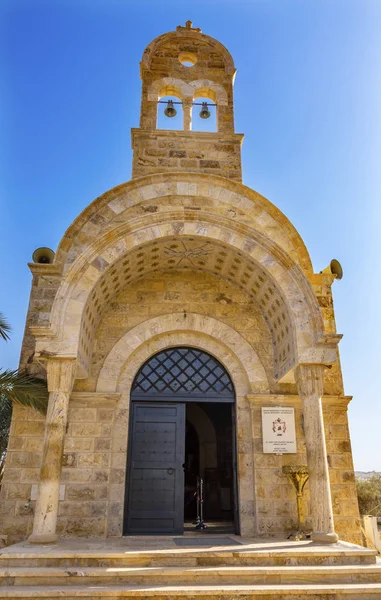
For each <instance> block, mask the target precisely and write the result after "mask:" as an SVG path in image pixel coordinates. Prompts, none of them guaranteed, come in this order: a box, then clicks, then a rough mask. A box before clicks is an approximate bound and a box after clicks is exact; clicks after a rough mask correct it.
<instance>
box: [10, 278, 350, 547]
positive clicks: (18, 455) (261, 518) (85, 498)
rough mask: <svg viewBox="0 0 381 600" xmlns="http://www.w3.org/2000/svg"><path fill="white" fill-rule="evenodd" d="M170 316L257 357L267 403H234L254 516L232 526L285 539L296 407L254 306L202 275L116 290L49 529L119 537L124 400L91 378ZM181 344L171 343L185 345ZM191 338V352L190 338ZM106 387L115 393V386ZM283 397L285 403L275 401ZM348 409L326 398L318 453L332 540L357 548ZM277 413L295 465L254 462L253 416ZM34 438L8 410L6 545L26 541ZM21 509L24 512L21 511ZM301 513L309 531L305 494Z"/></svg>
mask: <svg viewBox="0 0 381 600" xmlns="http://www.w3.org/2000/svg"><path fill="white" fill-rule="evenodd" d="M179 313H180V314H191V313H197V314H200V315H204V316H208V317H210V318H214V319H216V322H219V323H221V325H222V324H223V323H224V324H226V325H228V326H229V327H230V328H232V329H233V330H235V331H237V333H239V335H241V336H242V339H244V340H246V341H247V342H248V343H249V344H250V346H251V347H252V348H253V349H254V351H255V352H256V353H257V355H258V356H259V358H260V361H261V362H262V364H263V366H264V368H265V372H266V375H267V378H268V385H269V389H270V390H271V394H272V395H269V394H268V393H267V395H260V396H258V395H252V396H249V398H250V400H249V401H247V400H246V399H245V398H242V399H241V400H240V402H241V406H242V409H241V417H240V419H241V425H240V428H241V429H240V428H239V429H238V451H239V453H240V454H239V455H240V463H241V469H242V471H241V476H242V477H241V481H240V486H241V489H240V493H241V494H242V495H243V497H246V495H247V493H248V486H251V489H252V495H253V497H254V498H255V503H254V504H255V505H254V506H253V505H252V501H249V500H247V501H246V500H245V501H244V502H246V504H244V505H245V506H246V509H247V510H248V511H250V512H251V511H253V512H252V513H251V514H242V515H241V518H242V519H243V522H244V523H245V527H247V525H246V522H248V523H249V525H250V523H251V524H252V525H254V522H255V527H256V533H258V534H260V535H263V536H285V535H288V533H290V532H291V531H293V530H294V529H295V527H296V504H295V496H294V492H293V489H292V487H291V485H290V483H289V482H288V479H287V478H286V476H284V475H283V474H282V466H283V465H287V464H302V465H305V464H306V462H307V461H306V456H305V443H304V433H303V419H302V407H301V401H300V399H299V397H298V396H297V395H296V390H295V388H294V387H293V386H292V385H288V386H285V385H283V386H282V385H280V384H276V382H275V381H274V379H273V375H272V373H273V366H272V365H273V350H272V343H271V336H270V334H269V331H268V328H267V325H266V323H265V321H264V319H263V317H262V315H261V313H260V312H259V310H258V308H257V307H256V305H255V303H254V302H253V301H252V300H250V298H249V297H248V296H247V295H246V294H245V292H244V291H242V290H240V289H239V288H237V287H236V286H235V285H233V284H230V283H228V282H226V281H225V280H222V279H221V278H219V277H217V276H215V275H212V274H209V273H205V272H198V271H191V270H188V271H187V270H173V271H168V272H159V273H155V274H151V275H148V276H146V277H144V278H141V279H140V280H138V281H135V282H134V283H132V284H130V285H129V286H128V287H127V288H125V289H124V290H122V291H121V292H120V293H119V294H118V295H117V296H116V297H115V298H114V300H113V302H112V303H110V305H109V306H108V307H107V310H106V311H105V312H104V314H103V316H102V320H101V322H100V324H99V325H98V327H97V329H96V332H95V337H94V342H93V353H92V364H91V369H90V374H89V377H88V378H87V379H84V380H77V381H76V383H75V390H74V392H73V394H72V397H71V400H70V410H69V417H68V427H67V434H66V439H65V448H64V456H63V470H62V478H61V484H62V485H61V502H60V508H59V520H58V532H59V533H60V534H61V535H63V536H100V537H102V536H104V535H120V534H121V521H122V517H123V496H124V484H125V473H126V456H127V428H128V412H129V410H128V409H129V395H128V389H127V388H125V387H124V386H125V384H123V383H120V385H121V386H122V389H120V390H118V391H119V392H122V397H121V399H119V396H120V394H115V393H114V394H112V393H111V394H106V393H105V394H100V393H96V389H97V381H98V378H99V373H100V371H101V369H102V367H103V365H104V364H105V360H106V358H107V356H108V355H109V353H110V352H111V351H112V349H113V348H114V346H115V345H116V344H117V342H118V341H119V340H120V339H121V338H122V337H123V336H124V335H125V334H126V332H128V331H130V330H134V328H136V327H137V326H138V325H139V324H144V323H148V322H150V321H151V320H152V319H153V318H154V317H156V316H160V315H162V316H163V318H164V317H165V316H166V315H170V314H179ZM147 327H148V326H147ZM185 329H186V327H185ZM147 334H148V331H147ZM184 335H185V334H184ZM184 335H183V337H182V338H181V336H180V338H178V339H184V340H186V341H188V338H185V337H184ZM193 336H194V340H195V342H194V343H195V344H197V335H196V334H193ZM146 339H147V340H148V335H146ZM189 339H190V338H189ZM170 342H171V338H170V336H169V335H168V336H167V339H163V340H162V343H163V344H164V345H165V344H166V343H170ZM200 343H201V342H200ZM144 348H146V350H145V354H144V356H146V355H147V356H149V355H150V354H149V353H150V352H151V353H152V352H155V351H157V348H158V346H157V344H156V345H155V343H151V342H149V341H147V342H146V343H145V345H144ZM250 360H251V359H250ZM142 361H144V357H141V356H140V355H138V354H137V353H136V352H135V353H133V355H132V357H131V359H128V362H127V363H126V364H125V365H124V367H123V372H124V373H125V374H127V375H128V377H127V379H128V381H131V380H132V378H133V376H134V374H135V373H136V371H137V369H138V368H139V367H140V364H141V362H142ZM230 366H231V365H229V367H230ZM110 376H111V375H110ZM115 376H116V375H114V377H115ZM124 377H125V375H124ZM112 384H113V385H114V386H116V382H115V381H113V382H112ZM286 387H287V393H288V395H283V393H284V392H285V391H286V390H285V389H284V388H286ZM327 387H328V390H326V393H328V394H330V393H331V392H330V387H331V382H330V380H328V385H327ZM264 391H265V390H264ZM126 392H127V393H126ZM278 394H280V395H278ZM347 402H348V399H347V398H341V397H338V398H333V397H332V396H326V397H325V399H324V418H325V429H326V441H327V452H328V461H329V465H330V477H331V489H332V500H333V507H334V513H335V523H336V528H337V531H338V533H339V534H340V536H341V537H342V538H344V539H347V540H350V541H354V542H358V543H361V538H360V535H359V523H358V520H357V519H358V512H357V511H358V509H357V498H356V489H355V482H354V473H353V465H352V455H351V448H350V441H349V431H348V423H347V412H346V408H347ZM278 404H287V405H291V406H294V408H295V416H296V431H297V454H296V455H284V456H275V455H269V454H263V452H262V428H261V407H262V406H269V405H278ZM242 415H244V417H243V416H242ZM250 415H251V421H250ZM247 426H248V430H247V431H245V427H247ZM43 433H44V419H43V417H42V416H41V415H39V414H38V413H36V412H35V411H32V410H29V409H22V408H19V407H15V411H14V418H13V421H12V429H11V437H10V442H9V452H8V456H7V464H6V469H5V476H4V482H3V486H2V491H1V498H2V501H1V511H2V513H3V524H2V527H1V532H2V533H5V534H8V535H9V540H10V541H17V540H19V539H23V538H25V537H26V535H27V534H29V533H30V531H31V526H32V518H33V507H34V502H33V500H32V501H31V502H30V503H29V502H28V501H29V499H30V498H31V497H32V498H34V497H35V496H34V494H35V490H36V486H37V483H38V476H39V466H40V460H41V447H42V440H43ZM251 438H252V440H253V446H251V443H252V442H251ZM32 486H33V489H34V492H33V489H32ZM253 490H254V492H253ZM25 504H28V506H27V508H25ZM250 506H251V508H250ZM305 507H306V516H307V522H308V517H309V514H308V484H307V489H306V499H305ZM246 509H245V510H246ZM4 516H6V519H4Z"/></svg>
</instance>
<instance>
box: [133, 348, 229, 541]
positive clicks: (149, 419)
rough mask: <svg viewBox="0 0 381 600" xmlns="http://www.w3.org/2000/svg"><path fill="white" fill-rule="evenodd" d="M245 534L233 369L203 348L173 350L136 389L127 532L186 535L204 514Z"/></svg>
mask: <svg viewBox="0 0 381 600" xmlns="http://www.w3.org/2000/svg"><path fill="white" fill-rule="evenodd" d="M199 477H202V479H203V483H204V494H205V502H204V510H205V517H206V518H207V519H208V520H209V521H211V522H213V523H216V522H219V523H223V522H225V523H231V524H232V525H233V526H234V530H235V531H236V532H238V519H237V516H236V514H237V505H238V503H237V498H236V496H237V485H236V450H235V391H234V386H233V383H232V380H231V378H230V375H229V374H228V372H227V371H226V369H225V367H224V366H223V365H222V364H221V363H220V362H219V361H218V360H217V359H216V358H214V357H213V356H211V355H210V354H208V353H207V352H205V351H203V350H200V349H198V348H191V347H175V348H167V349H165V350H162V351H161V352H159V353H157V354H155V355H154V356H152V357H151V358H150V359H149V360H147V361H146V362H145V363H144V365H143V366H142V367H141V368H140V370H139V372H138V373H137V375H136V377H135V379H134V381H133V384H132V388H131V417H130V431H129V448H128V459H127V478H126V495H125V511H124V526H123V532H124V534H130V535H131V534H181V533H183V531H184V515H185V518H186V520H187V521H188V522H189V523H191V522H192V521H193V520H194V519H195V517H196V496H195V491H196V486H197V478H199Z"/></svg>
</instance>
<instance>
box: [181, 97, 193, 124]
mask: <svg viewBox="0 0 381 600" xmlns="http://www.w3.org/2000/svg"><path fill="white" fill-rule="evenodd" d="M192 108H193V98H183V126H184V131H191V130H192Z"/></svg>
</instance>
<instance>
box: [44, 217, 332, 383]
mask: <svg viewBox="0 0 381 600" xmlns="http://www.w3.org/2000/svg"><path fill="white" fill-rule="evenodd" d="M183 216H184V215H183ZM191 218H192V220H189V221H184V219H183V220H181V221H180V220H179V217H178V215H177V214H171V213H167V214H166V219H165V221H164V222H162V223H160V222H159V223H157V224H156V225H151V226H149V227H145V228H143V229H139V230H137V231H135V232H134V233H128V231H129V230H130V229H131V225H130V224H129V223H127V224H126V223H124V224H123V225H121V226H120V227H119V229H118V231H117V232H114V240H112V238H111V236H104V237H103V238H101V239H100V240H98V241H97V243H96V244H94V246H93V247H92V248H89V249H88V250H87V251H86V252H84V254H83V255H82V257H81V259H80V260H79V261H77V262H76V263H75V264H74V265H73V267H72V269H71V270H70V271H69V273H68V274H67V276H66V278H65V280H64V281H63V283H62V284H61V288H60V289H59V291H58V294H57V297H56V300H55V303H54V307H53V314H52V325H53V327H54V328H55V331H56V335H57V334H58V339H57V337H56V339H55V340H51V341H48V340H44V341H42V340H41V342H39V344H38V346H37V349H36V350H37V352H41V350H42V351H43V352H55V353H57V352H59V353H61V352H65V353H68V352H69V353H71V355H73V354H74V355H75V356H77V357H78V358H79V361H80V367H82V369H83V370H84V371H85V372H86V371H87V366H88V361H89V358H90V353H91V339H92V334H93V332H94V328H95V326H96V323H97V321H98V320H99V317H100V314H101V310H102V306H103V305H104V304H105V302H108V301H110V297H112V295H115V293H117V292H118V291H119V290H120V287H121V286H122V285H125V284H128V282H129V281H131V277H135V278H136V277H139V276H141V275H140V274H139V270H141V271H142V275H143V274H145V273H146V272H147V271H145V273H143V271H144V265H148V264H151V263H152V269H153V270H155V268H157V265H158V264H159V263H156V262H155V261H154V260H153V259H152V256H153V255H152V256H151V263H147V261H146V260H145V259H144V258H143V253H144V249H145V248H149V247H151V248H150V251H153V250H154V245H155V244H158V243H159V241H160V240H161V243H163V242H164V244H166V243H169V242H170V239H171V234H172V239H174V238H177V239H178V240H181V239H182V238H183V237H184V236H185V237H186V239H188V240H189V243H190V241H191V240H192V243H193V242H194V241H195V240H196V239H197V243H198V244H199V248H195V250H192V252H196V253H197V252H198V251H200V243H201V242H203V243H201V247H203V245H205V244H210V248H211V249H212V250H213V252H214V254H215V252H216V251H217V248H220V250H219V251H220V252H221V253H222V254H225V255H226V256H227V257H228V258H229V261H230V264H231V260H233V261H234V262H235V263H237V265H238V263H242V265H241V267H242V269H244V270H243V271H242V270H241V271H240V270H239V269H237V268H236V267H235V266H233V265H232V264H231V266H230V271H229V273H230V277H229V276H228V274H226V278H227V279H228V280H229V281H231V282H232V283H236V284H237V285H240V287H243V289H248V287H247V286H250V285H251V286H252V287H251V289H252V292H250V293H252V294H253V297H256V299H257V300H258V302H259V306H260V307H261V308H262V309H263V310H266V306H267V307H268V309H267V313H265V319H267V320H269V326H270V329H271V331H272V335H273V342H274V344H275V346H276V349H277V350H276V358H277V360H276V363H275V365H274V369H275V371H274V373H275V378H276V379H279V378H280V377H282V376H284V375H285V373H287V372H288V371H289V370H290V369H291V368H292V367H293V366H294V365H295V364H297V363H298V362H307V361H308V362H315V361H320V362H327V361H329V362H332V361H333V362H335V360H336V356H335V355H334V354H333V353H332V349H331V348H330V347H329V345H324V346H319V347H316V344H317V343H319V341H320V338H321V337H322V336H323V324H322V320H321V313H320V310H319V307H318V305H317V301H316V297H315V296H314V295H313V293H312V290H311V289H310V287H309V284H308V282H307V280H306V279H305V278H304V277H303V275H302V273H301V271H300V270H299V269H290V267H291V265H292V263H290V261H288V260H287V257H286V256H284V255H283V256H282V252H281V250H280V249H278V255H277V254H276V252H275V250H274V248H271V247H267V244H266V240H265V239H263V237H261V236H257V239H256V238H255V236H254V235H253V237H252V238H248V237H245V236H243V235H242V234H240V233H239V232H237V231H236V230H233V231H231V230H227V229H225V228H224V227H221V225H220V224H217V223H215V222H212V223H210V222H207V221H206V222H204V223H203V222H201V221H194V220H193V215H192V217H191ZM152 220H154V219H152V218H150V222H152ZM174 234H175V235H174ZM176 234H177V235H176ZM179 234H180V235H179ZM226 240H229V243H226ZM102 245H103V248H102ZM272 245H273V246H274V244H272ZM224 248H225V251H224V250H223V249H224ZM245 248H249V249H250V250H251V251H250V252H247V251H245ZM133 249H135V250H134V252H135V254H134V257H136V260H135V258H134V260H135V262H136V264H134V269H133V272H132V274H131V276H130V270H131V269H130V266H128V265H127V263H126V262H125V261H127V262H128V261H129V257H128V253H129V252H132V251H133ZM185 250H186V251H187V248H185ZM166 251H168V252H170V249H169V250H168V249H166ZM174 254H175V256H176V251H174ZM207 254H208V253H207ZM140 256H141V258H139V257H140ZM282 259H283V260H282ZM176 260H177V259H176ZM180 262H181V261H180ZM202 262H203V261H199V263H200V264H198V265H194V267H195V268H199V269H202V268H203V267H202V266H201V265H202ZM139 265H140V266H139ZM142 265H143V266H142ZM245 265H246V266H245ZM159 268H160V265H159ZM118 269H119V273H117V270H118ZM218 274H219V273H218ZM120 277H121V279H119V278H120ZM237 277H241V279H240V280H238V279H237ZM118 279H119V280H118ZM105 286H106V287H105ZM102 288H103V292H102V293H101V294H99V293H98V292H99V291H102ZM256 288H257V289H256ZM97 290H98V292H97ZM257 292H258V294H257ZM110 294H111V296H110ZM100 296H102V297H100ZM91 303H93V309H92V308H91ZM278 313H279V314H278ZM266 314H267V316H266ZM86 318H87V322H86ZM282 322H283V323H284V328H282V327H283V325H282ZM279 327H280V329H279V330H278V328H279ZM53 331H54V330H53ZM80 342H81V343H82V349H80V347H79V344H80ZM78 350H80V351H79V353H78Z"/></svg>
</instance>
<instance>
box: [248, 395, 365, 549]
mask: <svg viewBox="0 0 381 600" xmlns="http://www.w3.org/2000/svg"><path fill="white" fill-rule="evenodd" d="M348 401H349V398H346V397H341V398H333V397H332V396H325V397H323V413H324V426H325V436H326V445H327V455H328V465H329V475H330V482H331V493H332V505H333V514H334V519H335V531H336V532H337V533H338V535H339V537H340V539H343V540H347V541H350V542H352V543H356V544H360V545H361V544H362V535H361V532H360V519H359V512H358V501H357V493H356V483H355V476H354V470H353V461H352V453H351V444H350V439H349V429H348V417H347V404H348ZM250 404H251V414H252V427H253V446H254V468H255V475H254V483H255V497H256V519H257V529H258V533H259V534H260V535H264V536H273V535H277V536H283V535H285V534H286V535H287V534H288V533H289V532H291V531H292V530H294V531H295V528H296V526H297V513H296V500H295V492H294V490H293V488H292V486H291V484H290V483H289V481H288V479H287V477H286V476H285V475H283V473H282V467H283V466H284V465H307V457H306V449H305V441H304V431H303V410H302V404H301V400H300V399H299V397H298V396H292V395H289V396H278V397H277V396H273V397H268V398H267V399H264V398H261V397H258V396H254V395H253V396H251V397H250ZM272 405H273V406H277V405H282V406H284V405H286V406H292V407H293V408H294V411H295V427H296V437H297V454H289V455H287V454H284V455H283V456H277V455H274V454H264V453H263V442H262V425H261V409H262V407H264V406H272ZM304 508H305V517H306V525H307V527H309V526H310V514H309V485H308V483H307V485H306V488H305V492H304Z"/></svg>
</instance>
